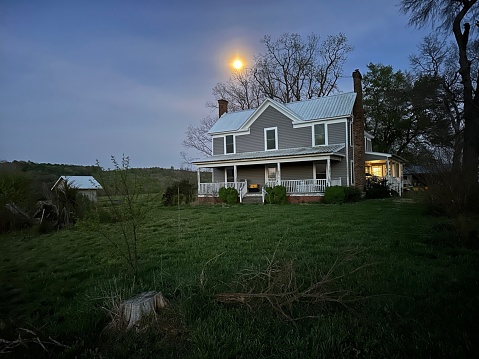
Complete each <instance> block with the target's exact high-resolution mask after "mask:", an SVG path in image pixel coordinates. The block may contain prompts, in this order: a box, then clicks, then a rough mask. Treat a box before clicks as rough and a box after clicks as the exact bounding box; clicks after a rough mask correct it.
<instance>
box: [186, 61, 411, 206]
mask: <svg viewBox="0 0 479 359" xmlns="http://www.w3.org/2000/svg"><path fill="white" fill-rule="evenodd" d="M353 81H354V92H351V93H344V94H339V95H334V96H327V97H320V98H315V99H311V100H306V101H297V102H292V103H287V104H283V103H279V102H277V101H274V100H272V99H266V100H265V101H264V102H263V103H262V104H261V105H260V106H259V107H258V108H256V109H251V110H245V111H240V112H234V113H228V111H227V106H228V103H227V101H225V100H219V101H218V104H219V119H218V121H217V122H216V123H215V124H214V125H213V126H212V127H211V129H210V130H209V132H208V134H209V135H210V136H211V137H212V153H213V154H212V156H211V157H208V158H205V159H201V160H198V161H195V162H193V163H194V164H195V165H196V166H197V168H198V198H199V201H200V202H209V201H211V200H212V199H213V198H215V197H217V196H218V191H219V189H220V188H221V187H235V188H236V189H237V190H238V193H239V197H240V201H243V199H245V198H247V197H253V196H262V194H263V192H264V191H263V189H264V188H265V187H266V186H274V185H277V184H278V185H282V186H284V187H286V192H287V199H288V201H289V202H313V201H314V202H315V201H319V200H321V198H322V197H323V196H324V192H325V188H326V187H328V186H334V185H340V186H356V187H358V188H360V189H361V190H363V189H364V186H365V183H366V172H368V173H372V174H373V175H374V176H376V177H381V178H386V179H387V180H388V183H390V184H391V185H393V186H394V188H395V189H396V190H397V191H398V192H399V193H401V188H402V185H401V180H402V168H403V164H404V163H405V161H404V160H403V159H401V158H400V157H398V156H395V155H393V154H388V153H379V152H374V151H373V149H372V146H371V140H372V136H371V135H370V134H368V133H366V132H365V131H364V111H363V105H362V85H361V74H360V73H359V71H358V70H356V71H354V72H353ZM206 168H208V169H212V171H213V176H212V178H213V179H212V183H201V182H200V176H199V173H200V170H201V169H206ZM262 198H263V199H264V196H263V197H262Z"/></svg>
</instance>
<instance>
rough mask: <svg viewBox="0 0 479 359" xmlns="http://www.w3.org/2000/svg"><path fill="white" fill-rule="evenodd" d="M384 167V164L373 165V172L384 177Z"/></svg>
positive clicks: (374, 174)
mask: <svg viewBox="0 0 479 359" xmlns="http://www.w3.org/2000/svg"><path fill="white" fill-rule="evenodd" d="M383 167H384V166H382V165H379V166H371V174H372V175H373V176H376V177H383V175H384V172H383Z"/></svg>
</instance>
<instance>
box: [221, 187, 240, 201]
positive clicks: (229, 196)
mask: <svg viewBox="0 0 479 359" xmlns="http://www.w3.org/2000/svg"><path fill="white" fill-rule="evenodd" d="M218 195H219V196H220V199H221V200H222V201H223V203H227V204H236V203H238V191H237V190H236V188H233V187H228V188H226V187H221V188H220V190H219V191H218Z"/></svg>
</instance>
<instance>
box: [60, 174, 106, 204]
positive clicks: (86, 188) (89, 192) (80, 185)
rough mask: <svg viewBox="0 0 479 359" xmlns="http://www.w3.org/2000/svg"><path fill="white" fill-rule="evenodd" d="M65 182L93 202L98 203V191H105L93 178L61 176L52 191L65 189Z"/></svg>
mask: <svg viewBox="0 0 479 359" xmlns="http://www.w3.org/2000/svg"><path fill="white" fill-rule="evenodd" d="M65 182H67V183H68V184H69V185H70V187H74V188H76V189H77V190H78V193H80V194H81V195H83V196H85V197H86V198H88V199H89V200H90V201H93V202H96V199H97V192H98V190H101V189H103V188H102V186H101V185H100V184H99V183H98V182H97V180H96V179H95V178H93V176H60V178H59V179H58V180H57V181H56V182H55V184H54V185H53V187H52V189H51V190H52V191H53V190H54V189H61V188H63V186H64V185H65Z"/></svg>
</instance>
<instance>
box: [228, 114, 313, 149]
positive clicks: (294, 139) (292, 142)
mask: <svg viewBox="0 0 479 359" xmlns="http://www.w3.org/2000/svg"><path fill="white" fill-rule="evenodd" d="M269 127H277V128H278V148H279V149H283V148H296V147H310V146H311V127H303V128H295V129H293V124H292V122H291V120H290V119H289V118H288V117H286V116H284V115H283V114H282V113H280V112H279V111H277V110H275V109H274V108H272V107H269V108H267V109H266V110H265V111H264V112H263V113H262V114H261V116H260V117H259V118H257V119H256V121H255V122H254V123H253V124H252V125H251V127H250V134H249V135H243V136H237V137H236V153H242V152H253V151H264V129H265V128H269Z"/></svg>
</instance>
